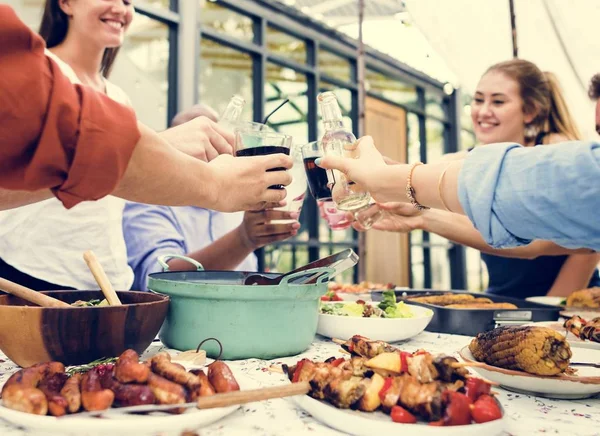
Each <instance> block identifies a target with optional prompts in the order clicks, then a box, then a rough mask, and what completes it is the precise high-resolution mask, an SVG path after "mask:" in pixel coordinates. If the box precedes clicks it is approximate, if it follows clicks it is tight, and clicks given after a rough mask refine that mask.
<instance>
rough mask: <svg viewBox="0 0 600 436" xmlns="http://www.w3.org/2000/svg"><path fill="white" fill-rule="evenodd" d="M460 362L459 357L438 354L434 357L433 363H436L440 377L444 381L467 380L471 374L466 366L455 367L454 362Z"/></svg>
mask: <svg viewBox="0 0 600 436" xmlns="http://www.w3.org/2000/svg"><path fill="white" fill-rule="evenodd" d="M455 363H458V359H456V358H454V357H452V356H444V355H441V356H436V357H435V359H433V364H434V365H435V367H436V369H437V371H438V374H439V379H440V380H442V381H444V382H454V381H460V380H465V379H466V378H467V376H468V375H469V371H468V370H467V369H466V368H465V367H462V366H461V367H458V368H454V366H453V365H454V364H455Z"/></svg>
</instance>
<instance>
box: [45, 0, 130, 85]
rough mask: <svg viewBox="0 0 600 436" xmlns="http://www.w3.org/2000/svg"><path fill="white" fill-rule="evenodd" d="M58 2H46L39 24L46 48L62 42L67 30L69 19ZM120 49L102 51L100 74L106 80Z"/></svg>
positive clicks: (57, 0)
mask: <svg viewBox="0 0 600 436" xmlns="http://www.w3.org/2000/svg"><path fill="white" fill-rule="evenodd" d="M58 2H59V0H46V4H45V5H44V14H43V15H42V22H41V24H40V32H39V33H40V36H41V37H42V38H43V39H44V41H46V46H47V47H48V48H52V47H55V46H57V45H58V44H60V43H61V42H63V41H64V40H65V38H66V36H67V30H68V29H69V17H68V16H67V14H65V13H64V12H63V10H62V9H61V8H60V5H59V4H58ZM119 48H120V47H109V48H106V49H104V54H103V55H102V62H101V63H100V73H101V74H102V75H103V76H104V77H106V78H108V76H109V75H110V71H111V69H112V66H113V63H114V62H115V59H116V57H117V53H119Z"/></svg>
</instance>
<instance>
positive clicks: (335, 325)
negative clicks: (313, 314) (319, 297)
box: [317, 290, 433, 342]
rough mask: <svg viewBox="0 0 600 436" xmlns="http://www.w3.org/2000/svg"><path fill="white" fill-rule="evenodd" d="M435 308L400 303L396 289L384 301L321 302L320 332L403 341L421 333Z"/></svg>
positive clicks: (343, 337)
mask: <svg viewBox="0 0 600 436" xmlns="http://www.w3.org/2000/svg"><path fill="white" fill-rule="evenodd" d="M431 318H433V311H431V310H430V309H427V308H425V307H421V306H414V305H412V304H406V303H404V302H403V301H401V302H397V301H396V295H395V293H394V291H393V290H391V291H386V292H384V293H383V299H382V301H381V302H380V303H374V302H372V301H363V300H357V301H321V303H320V307H319V325H318V327H317V333H318V334H320V335H323V336H327V337H329V338H337V339H343V340H346V339H348V338H351V337H352V336H354V335H361V336H366V337H367V338H370V339H378V340H381V341H386V342H395V341H403V340H405V339H409V338H412V337H413V336H416V335H418V334H419V333H421V332H422V331H423V330H425V328H426V327H427V325H428V324H429V322H430V321H431Z"/></svg>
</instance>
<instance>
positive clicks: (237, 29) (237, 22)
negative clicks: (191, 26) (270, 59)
mask: <svg viewBox="0 0 600 436" xmlns="http://www.w3.org/2000/svg"><path fill="white" fill-rule="evenodd" d="M182 1H183V0H182ZM185 1H192V0H185ZM199 1H200V10H199V11H198V20H199V21H200V24H201V26H202V27H208V28H210V29H213V30H215V31H217V32H219V33H224V34H226V35H227V36H230V37H233V38H237V39H241V40H243V41H250V42H251V41H253V40H254V28H253V26H252V18H250V17H248V16H246V15H242V14H240V13H238V12H235V11H232V10H231V9H228V8H226V7H225V6H222V5H221V4H219V3H217V2H212V1H206V0H199Z"/></svg>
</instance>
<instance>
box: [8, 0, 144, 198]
mask: <svg viewBox="0 0 600 436" xmlns="http://www.w3.org/2000/svg"><path fill="white" fill-rule="evenodd" d="M44 46H45V45H44V41H43V40H42V39H41V38H40V37H39V36H38V35H36V34H35V33H34V32H32V31H31V30H30V29H29V28H28V27H27V26H26V25H25V24H24V23H23V22H21V21H20V20H19V19H18V17H17V16H16V14H15V12H14V11H13V10H12V8H10V7H9V6H4V5H0V187H1V188H6V189H15V190H30V191H33V190H38V189H44V188H51V189H52V190H53V192H54V194H55V195H56V196H57V197H58V199H59V200H61V201H62V202H63V204H64V205H65V207H72V206H74V205H76V204H77V203H79V202H81V201H84V200H95V199H98V198H102V197H104V196H105V195H107V194H109V193H111V192H112V191H113V190H114V188H115V187H116V186H117V185H118V183H119V181H120V179H121V178H122V177H123V174H124V172H125V169H126V168H127V164H128V163H129V159H130V158H131V154H132V153H133V149H134V147H135V145H136V143H137V141H138V140H139V138H140V132H139V129H138V127H137V121H136V118H135V114H134V112H133V111H132V110H131V109H130V108H127V107H125V106H122V105H120V104H119V103H116V102H115V101H113V100H111V99H110V98H108V97H107V96H105V95H103V94H100V93H97V92H95V91H94V90H93V89H91V88H89V87H87V86H81V85H73V84H72V83H71V82H70V81H69V79H68V78H67V77H65V76H64V75H63V74H62V73H61V71H60V68H59V66H58V65H57V64H56V63H55V62H54V61H52V60H51V59H49V58H48V57H47V56H45V55H44Z"/></svg>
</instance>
